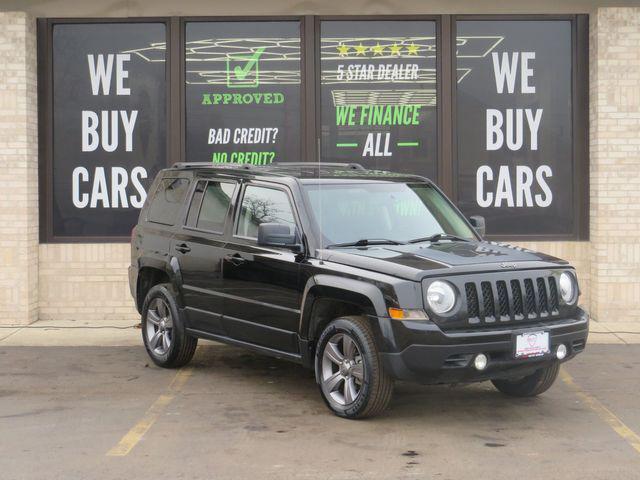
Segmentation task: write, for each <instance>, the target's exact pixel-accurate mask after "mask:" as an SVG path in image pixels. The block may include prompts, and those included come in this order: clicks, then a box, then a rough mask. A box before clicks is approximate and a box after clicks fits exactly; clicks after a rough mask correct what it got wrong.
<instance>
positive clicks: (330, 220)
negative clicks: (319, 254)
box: [305, 182, 475, 244]
mask: <svg viewBox="0 0 640 480" xmlns="http://www.w3.org/2000/svg"><path fill="white" fill-rule="evenodd" d="M305 191H306V192H307V194H308V196H309V200H310V202H309V203H310V205H311V210H312V211H313V214H314V216H315V219H316V222H317V223H318V225H319V227H320V231H321V232H322V235H323V242H324V243H325V244H335V243H346V242H356V241H358V240H362V239H381V238H384V239H391V240H396V241H399V242H406V241H409V240H414V239H417V238H422V237H429V236H431V235H435V234H438V233H448V234H452V235H456V236H460V237H464V238H475V236H474V234H473V232H472V231H471V229H470V228H469V227H468V226H467V224H466V223H465V221H464V220H463V219H462V218H461V217H460V214H459V213H458V212H456V211H455V209H454V208H453V207H452V206H451V204H450V203H449V202H448V201H447V200H446V198H444V197H443V196H442V195H441V194H440V193H439V192H438V191H437V190H436V189H435V188H433V187H431V186H430V185H428V184H413V185H407V184H404V183H382V182H381V183H356V184H345V185H307V186H305Z"/></svg>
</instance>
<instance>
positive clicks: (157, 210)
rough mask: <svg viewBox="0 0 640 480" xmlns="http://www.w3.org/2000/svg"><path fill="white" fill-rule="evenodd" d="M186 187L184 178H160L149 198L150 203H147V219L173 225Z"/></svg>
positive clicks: (187, 183) (185, 193)
mask: <svg viewBox="0 0 640 480" xmlns="http://www.w3.org/2000/svg"><path fill="white" fill-rule="evenodd" d="M188 187H189V180H187V179H186V178H166V179H164V180H162V181H161V182H160V184H159V185H158V188H157V190H156V194H155V195H154V197H153V199H152V200H151V205H149V213H148V214H147V219H148V220H149V221H150V222H155V223H163V224H165V225H173V224H174V223H175V221H176V218H177V216H178V213H179V212H180V208H181V207H182V202H183V200H184V198H185V196H186V195H187V189H188Z"/></svg>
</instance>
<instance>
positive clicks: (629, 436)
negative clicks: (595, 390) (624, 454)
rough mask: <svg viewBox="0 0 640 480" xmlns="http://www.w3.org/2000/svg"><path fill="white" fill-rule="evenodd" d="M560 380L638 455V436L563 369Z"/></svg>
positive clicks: (639, 447) (639, 444) (639, 437)
mask: <svg viewBox="0 0 640 480" xmlns="http://www.w3.org/2000/svg"><path fill="white" fill-rule="evenodd" d="M560 378H561V379H562V381H563V382H564V383H566V384H567V385H569V386H570V387H571V388H572V389H573V391H574V392H575V393H576V395H578V397H580V399H581V400H582V401H583V402H584V403H586V404H587V406H588V407H589V408H590V409H591V410H593V411H594V412H596V413H597V414H598V416H599V417H600V418H602V419H603V420H604V421H605V422H607V423H608V424H609V426H610V427H611V428H612V429H613V431H614V432H616V433H617V434H618V435H620V436H621V437H622V438H623V439H625V440H626V441H627V443H628V444H629V445H631V447H632V448H633V449H635V450H636V452H638V453H640V435H638V434H637V433H636V432H634V431H633V430H631V429H630V428H629V427H628V426H627V425H625V423H624V422H623V421H622V420H620V419H619V418H618V417H617V416H616V414H615V413H613V412H612V411H611V410H609V409H608V408H607V407H605V406H604V405H603V404H602V403H601V402H600V400H598V399H597V398H595V397H592V396H591V395H589V394H588V393H587V392H585V391H584V390H582V388H580V386H579V385H578V384H577V383H576V382H574V381H573V378H572V377H571V375H569V374H568V373H567V371H566V370H565V369H564V368H563V369H562V370H560Z"/></svg>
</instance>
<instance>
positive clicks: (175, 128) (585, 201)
mask: <svg viewBox="0 0 640 480" xmlns="http://www.w3.org/2000/svg"><path fill="white" fill-rule="evenodd" d="M367 20H369V21H385V20H390V21H403V20H404V21H412V20H413V21H434V22H435V24H436V29H435V31H436V98H437V105H436V114H437V117H436V122H437V135H436V138H437V142H438V145H437V158H436V178H433V179H431V180H433V181H434V182H435V183H436V184H437V185H438V187H439V188H440V190H442V191H443V192H444V193H445V194H446V195H447V196H448V197H449V198H450V199H451V200H452V201H453V203H454V204H455V205H456V207H457V202H458V192H457V172H458V164H457V135H458V131H457V124H456V85H455V83H453V81H454V79H455V78H456V77H455V65H456V58H455V54H456V52H455V45H456V22H457V21H458V20H496V21H500V20H529V21H536V20H545V21H548V20H568V21H570V22H571V25H572V27H571V31H572V34H571V38H572V40H571V41H572V45H571V51H572V64H571V71H572V80H571V89H572V107H573V108H572V137H573V138H572V162H573V165H572V170H573V178H572V181H573V189H574V198H573V219H574V225H573V227H574V228H573V232H572V233H570V234H566V235H557V234H539V235H508V236H504V235H501V236H493V235H488V236H487V238H488V239H491V240H511V241H547V240H550V241H586V240H589V211H590V198H589V41H588V35H589V15H588V14H503V15H500V14H490V15H482V14H480V15H475V14H474V15H472V14H462V15H454V14H445V15H280V16H229V15H225V16H173V17H106V18H105V17H100V18H98V17H95V18H93V17H92V18H86V17H84V18H39V19H38V20H37V40H38V42H37V58H38V60H37V80H38V139H39V142H38V174H39V179H38V194H39V195H38V197H39V198H38V206H39V220H40V227H39V240H40V243H42V244H47V243H128V242H129V241H130V237H129V236H59V235H54V234H53V214H52V213H53V202H52V199H53V175H52V174H53V169H54V166H53V69H52V67H53V65H52V58H53V42H52V34H53V27H54V25H56V24H92V23H93V24H104V23H163V24H164V25H165V29H166V45H167V48H166V53H165V55H166V67H165V82H166V99H165V100H166V105H165V108H166V126H167V132H166V142H167V143H166V152H167V158H166V162H165V164H166V166H167V167H169V166H171V165H172V164H173V163H174V162H181V161H185V160H186V143H185V139H186V103H185V95H186V85H185V68H186V62H185V33H186V23H187V22H216V21H219V22H252V21H266V22H269V21H297V22H299V25H300V44H301V59H300V62H301V79H300V137H301V141H300V159H301V160H302V161H307V162H318V161H319V159H318V153H319V152H318V150H319V147H318V145H319V140H320V130H321V118H320V113H321V111H320V109H321V103H320V35H321V28H320V27H321V22H322V21H367ZM293 160H297V159H293ZM150 185H151V184H150ZM244 188H245V186H244V185H241V186H240V188H236V193H235V194H236V196H243V195H244ZM287 194H288V195H289V199H290V201H291V200H292V196H291V192H289V191H288V192H287ZM292 206H293V209H294V214H295V215H296V216H297V213H298V212H297V207H296V205H295V203H293V202H292ZM234 208H235V207H234ZM233 215H234V218H233V230H232V233H233V232H235V221H236V218H235V212H234V213H233ZM185 222H186V219H185ZM300 225H301V224H300V218H299V216H297V227H298V228H299V229H300ZM234 236H235V235H234Z"/></svg>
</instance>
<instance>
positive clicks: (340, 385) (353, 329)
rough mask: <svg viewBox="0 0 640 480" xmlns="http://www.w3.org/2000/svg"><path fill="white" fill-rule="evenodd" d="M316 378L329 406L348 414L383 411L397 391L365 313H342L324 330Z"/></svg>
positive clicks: (361, 416)
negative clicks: (364, 316)
mask: <svg viewBox="0 0 640 480" xmlns="http://www.w3.org/2000/svg"><path fill="white" fill-rule="evenodd" d="M315 368H316V378H317V380H318V384H319V386H320V392H321V394H322V398H323V399H324V401H325V403H326V404H327V406H328V407H329V408H330V409H331V410H332V411H333V412H334V413H335V414H336V415H338V416H341V417H345V418H364V417H372V416H375V415H379V414H380V413H382V412H383V411H384V410H385V409H386V408H387V406H388V405H389V402H390V401H391V396H392V393H393V380H392V379H391V377H390V376H389V375H388V374H387V373H386V372H385V371H384V370H383V368H382V363H381V361H380V357H379V355H378V350H377V348H376V345H375V341H374V337H373V332H372V331H371V328H370V327H369V324H368V323H367V321H366V320H365V319H364V318H362V317H355V316H354V317H342V318H338V319H336V320H334V321H333V322H331V323H330V324H329V325H328V326H327V327H326V328H325V329H324V331H323V332H322V335H321V336H320V339H319V341H318V347H317V349H316V365H315Z"/></svg>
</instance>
